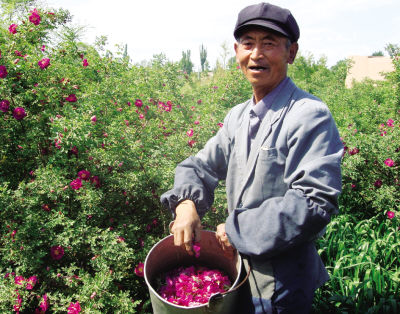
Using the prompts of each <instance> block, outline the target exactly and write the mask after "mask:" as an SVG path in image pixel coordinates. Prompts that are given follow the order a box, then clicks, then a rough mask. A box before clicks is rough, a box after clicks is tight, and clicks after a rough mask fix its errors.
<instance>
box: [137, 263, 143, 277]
mask: <svg viewBox="0 0 400 314" xmlns="http://www.w3.org/2000/svg"><path fill="white" fill-rule="evenodd" d="M135 274H136V275H137V276H139V277H144V264H143V263H142V262H140V263H139V264H138V265H137V266H136V267H135Z"/></svg>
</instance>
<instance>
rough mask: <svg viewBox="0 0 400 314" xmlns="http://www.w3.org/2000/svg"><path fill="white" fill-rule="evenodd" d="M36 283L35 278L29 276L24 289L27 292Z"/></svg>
mask: <svg viewBox="0 0 400 314" xmlns="http://www.w3.org/2000/svg"><path fill="white" fill-rule="evenodd" d="M36 283H37V277H36V276H31V277H29V278H28V279H27V280H26V289H27V290H32V289H33V287H34V286H35V285H36Z"/></svg>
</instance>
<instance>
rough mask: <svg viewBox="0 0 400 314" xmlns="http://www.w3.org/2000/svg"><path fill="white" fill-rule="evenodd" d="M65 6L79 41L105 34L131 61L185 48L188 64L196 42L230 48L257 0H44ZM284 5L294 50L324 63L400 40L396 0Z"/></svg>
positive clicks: (288, 1) (214, 56)
mask: <svg viewBox="0 0 400 314" xmlns="http://www.w3.org/2000/svg"><path fill="white" fill-rule="evenodd" d="M43 1H44V3H45V4H47V5H48V6H49V7H53V8H64V9H67V10H68V11H69V12H70V13H71V14H72V15H73V23H74V24H76V25H81V26H86V27H87V28H86V31H85V32H84V36H83V38H82V41H84V42H86V43H88V44H93V43H94V41H95V38H96V36H103V35H104V36H107V38H108V45H107V48H108V49H109V50H111V51H114V52H115V51H116V49H117V48H116V45H123V46H124V45H125V44H127V47H128V54H129V56H130V58H131V60H132V62H133V63H140V62H141V61H144V60H145V61H149V60H151V59H152V57H153V56H154V55H156V54H160V53H163V54H165V56H166V58H167V59H168V60H170V61H179V60H180V59H181V57H182V51H185V52H186V51H187V50H190V51H191V60H192V62H193V63H194V65H195V67H194V69H195V70H197V69H198V68H199V67H200V53H199V51H200V46H201V45H203V46H204V47H205V48H206V50H207V60H208V62H209V64H210V66H211V67H214V66H215V63H216V61H217V60H220V61H221V60H222V55H223V52H224V49H223V48H222V46H225V47H227V48H228V50H227V52H228V54H229V56H230V57H232V56H234V50H233V45H234V38H233V29H234V26H235V23H236V19H237V15H238V13H239V11H240V10H241V9H243V8H244V7H246V6H248V5H251V4H256V3H258V2H260V1H249V0H247V1H244V0H201V1H200V0H169V1H166V0H139V1H137V0H43ZM271 3H273V4H275V5H279V6H281V7H284V8H287V9H289V10H290V11H291V12H292V14H293V16H294V17H295V19H296V20H297V23H298V24H299V27H300V39H299V41H298V43H299V47H300V54H301V55H303V56H307V57H313V58H314V60H318V59H319V58H321V57H324V58H326V59H327V65H328V66H332V65H335V64H336V63H337V62H338V61H340V60H343V59H345V58H348V57H349V56H353V55H360V56H368V55H372V54H373V53H374V52H377V51H382V52H383V53H384V54H385V55H387V53H386V51H385V47H386V46H387V45H388V44H395V45H400V14H399V12H400V1H399V0H276V1H273V2H271Z"/></svg>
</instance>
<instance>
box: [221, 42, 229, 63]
mask: <svg viewBox="0 0 400 314" xmlns="http://www.w3.org/2000/svg"><path fill="white" fill-rule="evenodd" d="M221 48H222V52H221V53H220V56H221V63H222V64H221V65H220V66H222V68H223V69H226V68H227V65H228V61H229V59H230V56H231V50H230V48H229V46H228V42H226V41H225V42H223V44H222V45H221ZM219 64H220V63H219Z"/></svg>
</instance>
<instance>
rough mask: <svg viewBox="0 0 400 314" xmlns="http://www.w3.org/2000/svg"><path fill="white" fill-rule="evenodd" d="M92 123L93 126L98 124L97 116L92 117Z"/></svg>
mask: <svg viewBox="0 0 400 314" xmlns="http://www.w3.org/2000/svg"><path fill="white" fill-rule="evenodd" d="M90 121H92V124H95V123H96V122H97V117H96V116H92V117H91V118H90Z"/></svg>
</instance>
